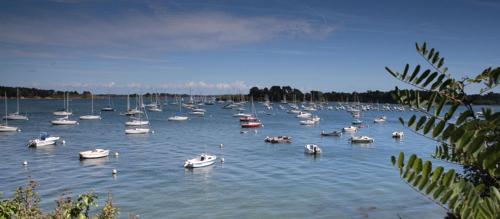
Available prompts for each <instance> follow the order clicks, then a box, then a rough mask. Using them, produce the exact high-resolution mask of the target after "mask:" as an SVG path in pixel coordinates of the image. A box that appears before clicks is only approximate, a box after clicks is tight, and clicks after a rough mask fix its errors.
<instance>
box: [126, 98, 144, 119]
mask: <svg viewBox="0 0 500 219" xmlns="http://www.w3.org/2000/svg"><path fill="white" fill-rule="evenodd" d="M136 100H137V99H136ZM136 102H138V101H136ZM137 114H142V111H141V110H139V109H137V107H136V108H135V109H132V108H130V95H128V94H127V112H125V113H123V114H122V115H126V116H134V115H137Z"/></svg>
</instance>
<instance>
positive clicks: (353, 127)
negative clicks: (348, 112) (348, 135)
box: [342, 126, 358, 132]
mask: <svg viewBox="0 0 500 219" xmlns="http://www.w3.org/2000/svg"><path fill="white" fill-rule="evenodd" d="M342 131H343V132H356V131H358V128H356V127H355V126H349V127H345V128H343V129H342Z"/></svg>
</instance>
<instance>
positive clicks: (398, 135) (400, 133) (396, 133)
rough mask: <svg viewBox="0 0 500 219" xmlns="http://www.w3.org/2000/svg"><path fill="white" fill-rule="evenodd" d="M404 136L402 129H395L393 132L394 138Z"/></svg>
mask: <svg viewBox="0 0 500 219" xmlns="http://www.w3.org/2000/svg"><path fill="white" fill-rule="evenodd" d="M403 136H404V133H403V132H401V131H395V132H393V133H392V137H393V138H403Z"/></svg>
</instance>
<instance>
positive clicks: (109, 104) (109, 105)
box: [101, 95, 115, 112]
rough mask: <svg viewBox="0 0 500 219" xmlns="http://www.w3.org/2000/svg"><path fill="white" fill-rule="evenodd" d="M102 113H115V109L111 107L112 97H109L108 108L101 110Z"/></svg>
mask: <svg viewBox="0 0 500 219" xmlns="http://www.w3.org/2000/svg"><path fill="white" fill-rule="evenodd" d="M101 111H108V112H109V111H115V109H114V108H113V106H112V105H111V96H110V95H108V106H106V107H103V108H102V109H101Z"/></svg>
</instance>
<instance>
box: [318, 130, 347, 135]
mask: <svg viewBox="0 0 500 219" xmlns="http://www.w3.org/2000/svg"><path fill="white" fill-rule="evenodd" d="M321 136H342V132H341V131H336V130H335V131H331V132H325V131H321Z"/></svg>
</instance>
